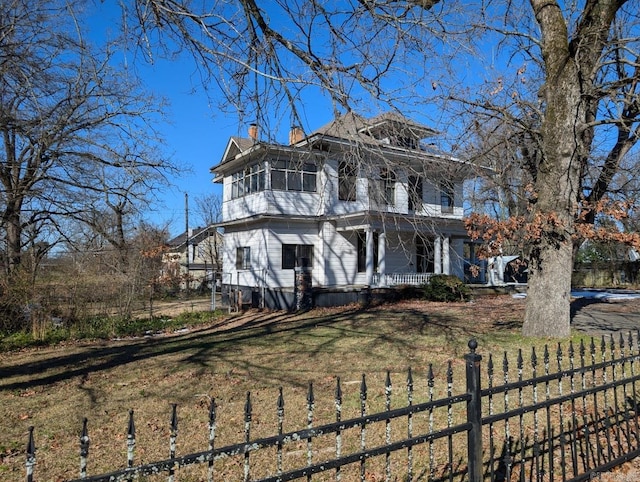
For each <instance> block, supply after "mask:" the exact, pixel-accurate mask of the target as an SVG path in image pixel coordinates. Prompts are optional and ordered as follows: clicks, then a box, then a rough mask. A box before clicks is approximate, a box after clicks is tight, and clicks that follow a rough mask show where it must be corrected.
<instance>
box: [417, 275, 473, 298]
mask: <svg viewBox="0 0 640 482" xmlns="http://www.w3.org/2000/svg"><path fill="white" fill-rule="evenodd" d="M424 297H425V299H426V300H428V301H465V300H468V299H469V298H470V292H469V287H468V286H467V285H466V284H464V282H463V281H462V280H461V279H460V278H458V277H457V276H454V275H450V274H436V275H434V276H432V277H431V279H430V280H429V284H426V285H425V286H424Z"/></svg>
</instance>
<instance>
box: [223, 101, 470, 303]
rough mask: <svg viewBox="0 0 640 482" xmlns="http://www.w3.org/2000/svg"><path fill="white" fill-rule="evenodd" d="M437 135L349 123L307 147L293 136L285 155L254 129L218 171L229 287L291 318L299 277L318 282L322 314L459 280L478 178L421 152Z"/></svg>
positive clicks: (393, 119)
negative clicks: (436, 276)
mask: <svg viewBox="0 0 640 482" xmlns="http://www.w3.org/2000/svg"><path fill="white" fill-rule="evenodd" d="M435 135H436V132H435V131H433V130H432V129H430V128H428V127H426V126H423V125H420V124H417V123H414V122H412V121H410V120H408V119H406V118H404V117H402V116H400V115H396V114H383V115H381V116H378V117H375V118H372V119H365V118H362V117H360V116H357V115H355V114H353V113H349V114H346V115H344V116H342V117H340V118H338V119H336V120H334V121H332V122H330V123H329V124H327V125H325V126H324V127H322V128H320V129H318V130H317V131H315V132H313V133H312V134H310V135H305V134H304V133H303V132H302V130H301V129H300V128H297V127H294V128H292V130H291V132H290V135H289V144H288V145H280V144H275V143H266V142H261V141H260V140H259V138H258V133H257V128H256V126H254V125H252V126H251V127H250V128H249V137H248V138H240V137H232V138H231V139H230V140H229V142H228V144H227V147H226V149H225V152H224V155H223V157H222V160H221V161H220V163H219V164H218V165H216V166H214V167H212V168H211V172H212V173H213V174H214V175H215V177H214V182H218V183H222V184H223V205H222V222H221V223H220V226H222V227H224V233H225V234H224V236H225V243H224V248H223V254H222V260H223V283H224V284H225V285H230V286H232V287H234V288H238V289H240V290H242V291H246V290H250V291H253V294H252V298H253V299H254V301H255V298H256V297H258V298H262V299H263V300H264V303H265V304H266V305H267V306H272V307H290V305H291V293H293V289H294V285H295V280H296V270H300V269H306V268H308V269H310V270H311V281H312V285H313V289H314V296H316V305H326V304H334V303H335V302H336V300H337V296H338V295H336V293H347V292H352V293H355V294H354V295H352V296H345V295H344V294H341V295H340V296H339V297H340V300H341V301H342V302H348V301H354V300H357V299H358V294H357V292H358V290H361V289H362V288H365V287H366V288H370V287H385V286H390V285H394V284H421V283H424V282H426V281H427V280H428V278H429V276H431V275H432V274H433V273H445V274H455V275H457V276H459V277H460V278H463V277H464V267H463V258H462V256H463V243H464V241H465V240H466V239H467V235H466V231H465V229H464V226H463V223H462V216H463V206H462V201H463V200H462V193H463V188H462V187H463V182H464V180H465V179H467V178H469V177H471V176H472V175H473V172H472V169H471V166H470V165H469V164H468V163H466V162H463V161H461V160H458V159H456V158H454V157H452V156H450V155H447V154H444V153H442V152H439V151H438V150H437V149H435V148H434V146H433V145H432V144H427V143H424V142H423V140H424V139H427V138H429V137H433V136H435ZM327 292H333V293H334V295H333V301H331V300H328V299H321V298H320V297H321V296H322V294H323V293H324V294H326V293H327ZM256 293H257V295H256ZM243 297H244V299H247V297H246V295H243Z"/></svg>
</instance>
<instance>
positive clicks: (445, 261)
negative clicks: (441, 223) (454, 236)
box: [442, 236, 451, 274]
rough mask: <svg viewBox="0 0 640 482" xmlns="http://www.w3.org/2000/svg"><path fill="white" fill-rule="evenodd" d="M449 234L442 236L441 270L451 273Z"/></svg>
mask: <svg viewBox="0 0 640 482" xmlns="http://www.w3.org/2000/svg"><path fill="white" fill-rule="evenodd" d="M450 239H451V238H449V236H445V237H444V238H442V272H443V273H444V274H451V260H450V257H451V253H450V251H449V240H450Z"/></svg>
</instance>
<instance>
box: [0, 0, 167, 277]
mask: <svg viewBox="0 0 640 482" xmlns="http://www.w3.org/2000/svg"><path fill="white" fill-rule="evenodd" d="M82 5H83V3H82V2H74V1H60V2H58V1H55V0H52V1H47V0H37V1H36V2H34V1H27V0H8V1H6V2H3V3H2V5H1V6H0V133H1V134H2V150H1V151H0V161H1V162H0V186H1V192H0V219H1V221H2V222H1V225H0V226H1V228H2V232H1V237H2V239H3V241H4V244H5V248H6V249H5V251H4V253H3V257H4V266H5V268H6V272H7V273H8V274H11V273H13V272H15V271H16V270H17V269H18V268H19V267H20V265H21V263H22V254H23V250H24V247H25V242H27V239H26V238H25V236H24V233H25V232H27V231H28V232H33V231H34V227H36V226H39V225H43V224H46V225H47V226H49V227H50V228H59V227H61V226H62V225H63V219H64V218H74V219H82V220H84V221H86V222H89V223H91V222H92V217H91V216H92V215H91V213H92V212H96V211H99V210H100V209H101V208H104V207H105V206H107V207H109V209H111V210H112V212H113V213H114V214H118V213H119V212H120V211H121V209H120V208H118V206H119V205H120V204H121V207H122V209H124V207H127V209H130V208H131V207H132V206H135V205H136V203H137V202H139V201H141V200H144V199H145V196H143V194H144V193H149V192H153V190H154V189H157V188H158V187H159V186H160V185H161V184H162V183H164V182H165V181H166V178H165V176H166V175H167V174H168V173H171V172H176V170H175V168H174V167H173V166H172V165H171V164H170V163H169V162H168V161H167V160H166V159H163V158H162V157H160V156H158V155H157V154H156V153H155V152H154V150H153V147H152V146H153V145H155V144H157V143H158V142H160V139H159V138H158V136H157V134H156V133H155V131H154V129H153V126H152V125H151V123H150V122H151V121H152V120H153V118H155V117H157V116H158V115H161V110H160V109H161V108H162V102H160V101H157V100H156V99H154V98H153V97H151V96H149V95H148V94H146V93H145V92H143V90H142V89H141V87H140V85H139V84H138V81H137V80H136V78H135V76H132V75H130V73H127V72H124V71H122V70H118V66H117V63H116V61H115V58H114V57H113V55H112V52H110V50H109V47H108V46H106V47H105V48H104V49H102V50H100V51H99V50H97V49H95V48H93V47H92V46H91V45H89V44H88V43H87V42H86V41H85V38H84V37H83V32H82V31H81V28H80V25H81V22H79V21H77V20H78V18H76V15H78V14H80V13H81V12H82ZM145 195H146V194H145ZM115 198H117V199H118V200H117V201H115V202H112V201H113V199H115ZM90 207H91V208H93V209H91V208H90ZM95 227H97V226H95ZM62 231H63V230H62V229H59V233H58V234H59V235H63V234H64V233H63V232H62ZM122 237H123V236H122V233H120V238H122ZM121 240H122V239H120V241H121ZM31 241H32V240H29V242H31ZM114 243H115V244H117V242H115V241H114Z"/></svg>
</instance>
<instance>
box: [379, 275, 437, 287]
mask: <svg viewBox="0 0 640 482" xmlns="http://www.w3.org/2000/svg"><path fill="white" fill-rule="evenodd" d="M432 276H433V273H385V274H384V275H381V274H380V273H373V286H397V285H412V286H420V285H424V284H427V283H428V282H429V280H430V279H431V277H432Z"/></svg>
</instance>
